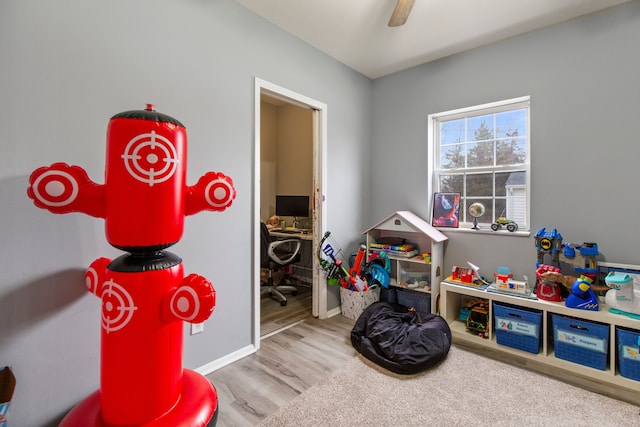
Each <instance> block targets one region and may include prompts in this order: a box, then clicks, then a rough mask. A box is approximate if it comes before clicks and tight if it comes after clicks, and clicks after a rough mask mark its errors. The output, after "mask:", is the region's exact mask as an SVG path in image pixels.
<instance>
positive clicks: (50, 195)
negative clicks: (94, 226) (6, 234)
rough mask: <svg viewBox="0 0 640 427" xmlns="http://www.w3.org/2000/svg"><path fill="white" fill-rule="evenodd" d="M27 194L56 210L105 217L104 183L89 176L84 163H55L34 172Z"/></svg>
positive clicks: (38, 203)
mask: <svg viewBox="0 0 640 427" xmlns="http://www.w3.org/2000/svg"><path fill="white" fill-rule="evenodd" d="M29 184H30V185H29V188H28V189H27V195H28V196H29V197H30V198H31V199H33V203H34V204H35V205H36V206H37V207H39V208H41V209H47V210H49V211H50V212H52V213H57V214H64V213H69V212H82V213H85V214H87V215H91V216H94V217H97V218H104V217H105V211H106V209H105V198H104V194H105V193H104V185H99V184H96V183H95V182H93V181H91V179H89V176H88V175H87V173H86V172H85V171H84V169H82V168H81V167H80V166H69V165H68V164H66V163H54V164H52V165H51V166H43V167H41V168H38V169H36V170H35V171H33V173H32V174H31V176H30V177H29Z"/></svg>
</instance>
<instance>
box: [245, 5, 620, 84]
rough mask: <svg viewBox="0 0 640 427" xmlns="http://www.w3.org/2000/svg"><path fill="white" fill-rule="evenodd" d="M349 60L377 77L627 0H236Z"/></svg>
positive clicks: (318, 47)
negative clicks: (409, 0) (398, 16)
mask: <svg viewBox="0 0 640 427" xmlns="http://www.w3.org/2000/svg"><path fill="white" fill-rule="evenodd" d="M235 1H236V2H237V3H240V4H241V5H243V6H245V7H246V8H248V9H250V10H252V11H253V12H255V13H256V14H258V15H260V16H262V17H264V18H265V19H266V20H268V21H271V22H272V23H274V24H275V25H277V26H278V27H280V28H282V29H283V30H285V31H287V32H289V33H291V34H293V35H294V36H296V37H298V38H299V39H302V40H304V41H305V42H307V43H309V44H310V45H312V46H314V47H316V48H317V49H319V50H321V51H322V52H324V53H326V54H327V55H329V56H331V57H333V58H335V59H337V60H338V61H340V62H342V63H344V64H346V65H347V66H349V67H350V68H352V69H354V70H356V71H359V72H360V73H362V74H364V75H366V76H368V77H370V78H378V77H382V76H385V75H387V74H391V73H394V72H396V71H400V70H404V69H406V68H409V67H413V66H415V65H419V64H423V63H425V62H429V61H433V60H436V59H439V58H443V57H445V56H449V55H452V54H455V53H459V52H462V51H465V50H468V49H472V48H474V47H478V46H482V45H486V44H488V43H493V42H495V41H498V40H503V39H506V38H509V37H512V36H515V35H518V34H522V33H526V32H528V31H532V30H536V29H539V28H542V27H546V26H548V25H553V24H556V23H559V22H562V21H566V20H568V19H571V18H574V17H577V16H581V15H585V14H588V13H592V12H595V11H598V10H601V9H605V8H608V7H611V6H616V5H618V4H622V3H626V2H627V1H630V0H416V2H415V5H414V6H413V9H412V11H411V14H410V15H409V19H408V20H407V23H406V24H405V25H403V26H401V27H395V28H392V27H389V26H388V25H387V24H388V22H389V18H390V17H391V13H392V12H393V9H394V7H395V3H396V0H235Z"/></svg>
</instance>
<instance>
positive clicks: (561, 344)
mask: <svg viewBox="0 0 640 427" xmlns="http://www.w3.org/2000/svg"><path fill="white" fill-rule="evenodd" d="M551 318H552V322H553V345H554V347H555V353H556V357H557V358H558V359H564V360H568V361H570V362H574V363H579V364H581V365H585V366H589V367H591V368H595V369H600V370H602V371H604V370H605V369H606V368H607V361H608V356H609V325H602V324H599V323H594V322H589V321H586V320H580V319H574V318H571V317H563V316H559V315H557V314H552V315H551Z"/></svg>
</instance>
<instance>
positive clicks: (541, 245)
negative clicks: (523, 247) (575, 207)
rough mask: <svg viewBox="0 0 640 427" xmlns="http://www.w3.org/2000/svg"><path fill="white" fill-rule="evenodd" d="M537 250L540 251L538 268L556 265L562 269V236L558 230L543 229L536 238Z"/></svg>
mask: <svg viewBox="0 0 640 427" xmlns="http://www.w3.org/2000/svg"><path fill="white" fill-rule="evenodd" d="M534 238H535V243H536V248H537V250H538V262H537V264H536V268H537V267H539V266H540V265H541V264H548V265H554V266H556V267H560V250H561V249H562V235H561V234H560V233H559V232H558V230H557V229H555V228H552V229H551V231H547V229H546V228H544V227H542V228H541V229H540V230H538V231H537V232H536V234H535V236H534Z"/></svg>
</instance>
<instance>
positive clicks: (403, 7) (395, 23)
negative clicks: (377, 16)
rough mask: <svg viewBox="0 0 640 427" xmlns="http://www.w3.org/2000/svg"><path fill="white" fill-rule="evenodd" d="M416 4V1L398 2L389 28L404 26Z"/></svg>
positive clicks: (403, 0)
mask: <svg viewBox="0 0 640 427" xmlns="http://www.w3.org/2000/svg"><path fill="white" fill-rule="evenodd" d="M415 2H416V0H398V3H396V8H395V9H393V14H392V15H391V19H390V20H389V26H390V27H399V26H400V25H404V23H405V22H407V18H408V17H409V12H411V8H412V7H413V4H414V3H415Z"/></svg>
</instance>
